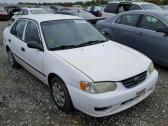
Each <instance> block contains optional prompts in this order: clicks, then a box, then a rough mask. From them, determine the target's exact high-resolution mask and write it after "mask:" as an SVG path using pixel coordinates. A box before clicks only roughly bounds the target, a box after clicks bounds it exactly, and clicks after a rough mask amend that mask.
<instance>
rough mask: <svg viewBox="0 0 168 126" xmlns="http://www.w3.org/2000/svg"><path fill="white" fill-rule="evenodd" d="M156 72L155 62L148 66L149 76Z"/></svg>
mask: <svg viewBox="0 0 168 126" xmlns="http://www.w3.org/2000/svg"><path fill="white" fill-rule="evenodd" d="M153 71H154V65H153V62H151V63H150V64H149V66H148V74H149V75H150V74H151V73H152V72H153Z"/></svg>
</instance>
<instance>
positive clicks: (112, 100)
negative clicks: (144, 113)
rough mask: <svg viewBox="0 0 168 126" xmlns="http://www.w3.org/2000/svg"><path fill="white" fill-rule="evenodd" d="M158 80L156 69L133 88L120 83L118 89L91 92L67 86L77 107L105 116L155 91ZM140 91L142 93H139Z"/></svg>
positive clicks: (97, 115) (135, 102) (131, 104)
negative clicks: (105, 91) (96, 92)
mask: <svg viewBox="0 0 168 126" xmlns="http://www.w3.org/2000/svg"><path fill="white" fill-rule="evenodd" d="M157 81H158V72H157V71H156V70H155V71H154V72H153V73H152V74H151V75H150V76H149V77H148V78H147V79H146V80H145V81H143V82H142V83H140V84H139V85H137V86H136V87H133V88H131V89H127V88H125V87H124V86H123V84H121V83H118V84H117V90H115V91H113V92H107V93H101V94H90V93H86V92H84V91H81V90H80V89H79V88H77V87H73V86H70V85H67V87H68V90H69V93H70V96H71V99H72V102H73V105H74V107H75V108H76V109H78V110H80V111H82V112H84V113H86V114H88V115H91V116H94V117H103V116H108V115H112V114H115V113H118V112H121V111H123V110H125V109H128V108H130V107H132V106H134V105H135V104H137V103H139V102H140V101H142V100H143V99H145V98H146V97H147V96H148V95H150V94H151V93H152V92H153V90H154V88H155V84H156V83H157ZM142 91H143V92H142ZM139 92H141V94H138V93H139ZM137 94H138V95H137Z"/></svg>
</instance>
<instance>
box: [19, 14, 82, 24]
mask: <svg viewBox="0 0 168 126" xmlns="http://www.w3.org/2000/svg"><path fill="white" fill-rule="evenodd" d="M22 18H27V19H30V20H34V21H36V22H39V23H40V22H44V21H52V20H68V19H83V18H80V17H77V16H71V15H63V14H39V15H26V16H23V17H22Z"/></svg>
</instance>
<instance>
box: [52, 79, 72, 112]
mask: <svg viewBox="0 0 168 126" xmlns="http://www.w3.org/2000/svg"><path fill="white" fill-rule="evenodd" d="M51 93H52V97H53V99H54V102H55V104H56V105H57V107H58V108H59V109H61V110H63V111H65V112H68V111H71V110H72V108H73V105H72V101H71V98H70V95H69V92H68V90H67V88H66V86H65V84H64V82H63V81H62V80H61V79H59V78H58V77H53V78H52V80H51Z"/></svg>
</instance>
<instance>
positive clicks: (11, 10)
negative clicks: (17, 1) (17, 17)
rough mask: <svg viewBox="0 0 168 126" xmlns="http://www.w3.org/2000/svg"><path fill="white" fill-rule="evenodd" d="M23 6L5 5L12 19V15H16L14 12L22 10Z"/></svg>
mask: <svg viewBox="0 0 168 126" xmlns="http://www.w3.org/2000/svg"><path fill="white" fill-rule="evenodd" d="M20 10H21V8H20V7H18V6H6V7H5V11H6V12H8V13H9V17H10V19H11V18H12V16H13V15H14V13H16V12H18V11H20Z"/></svg>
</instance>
